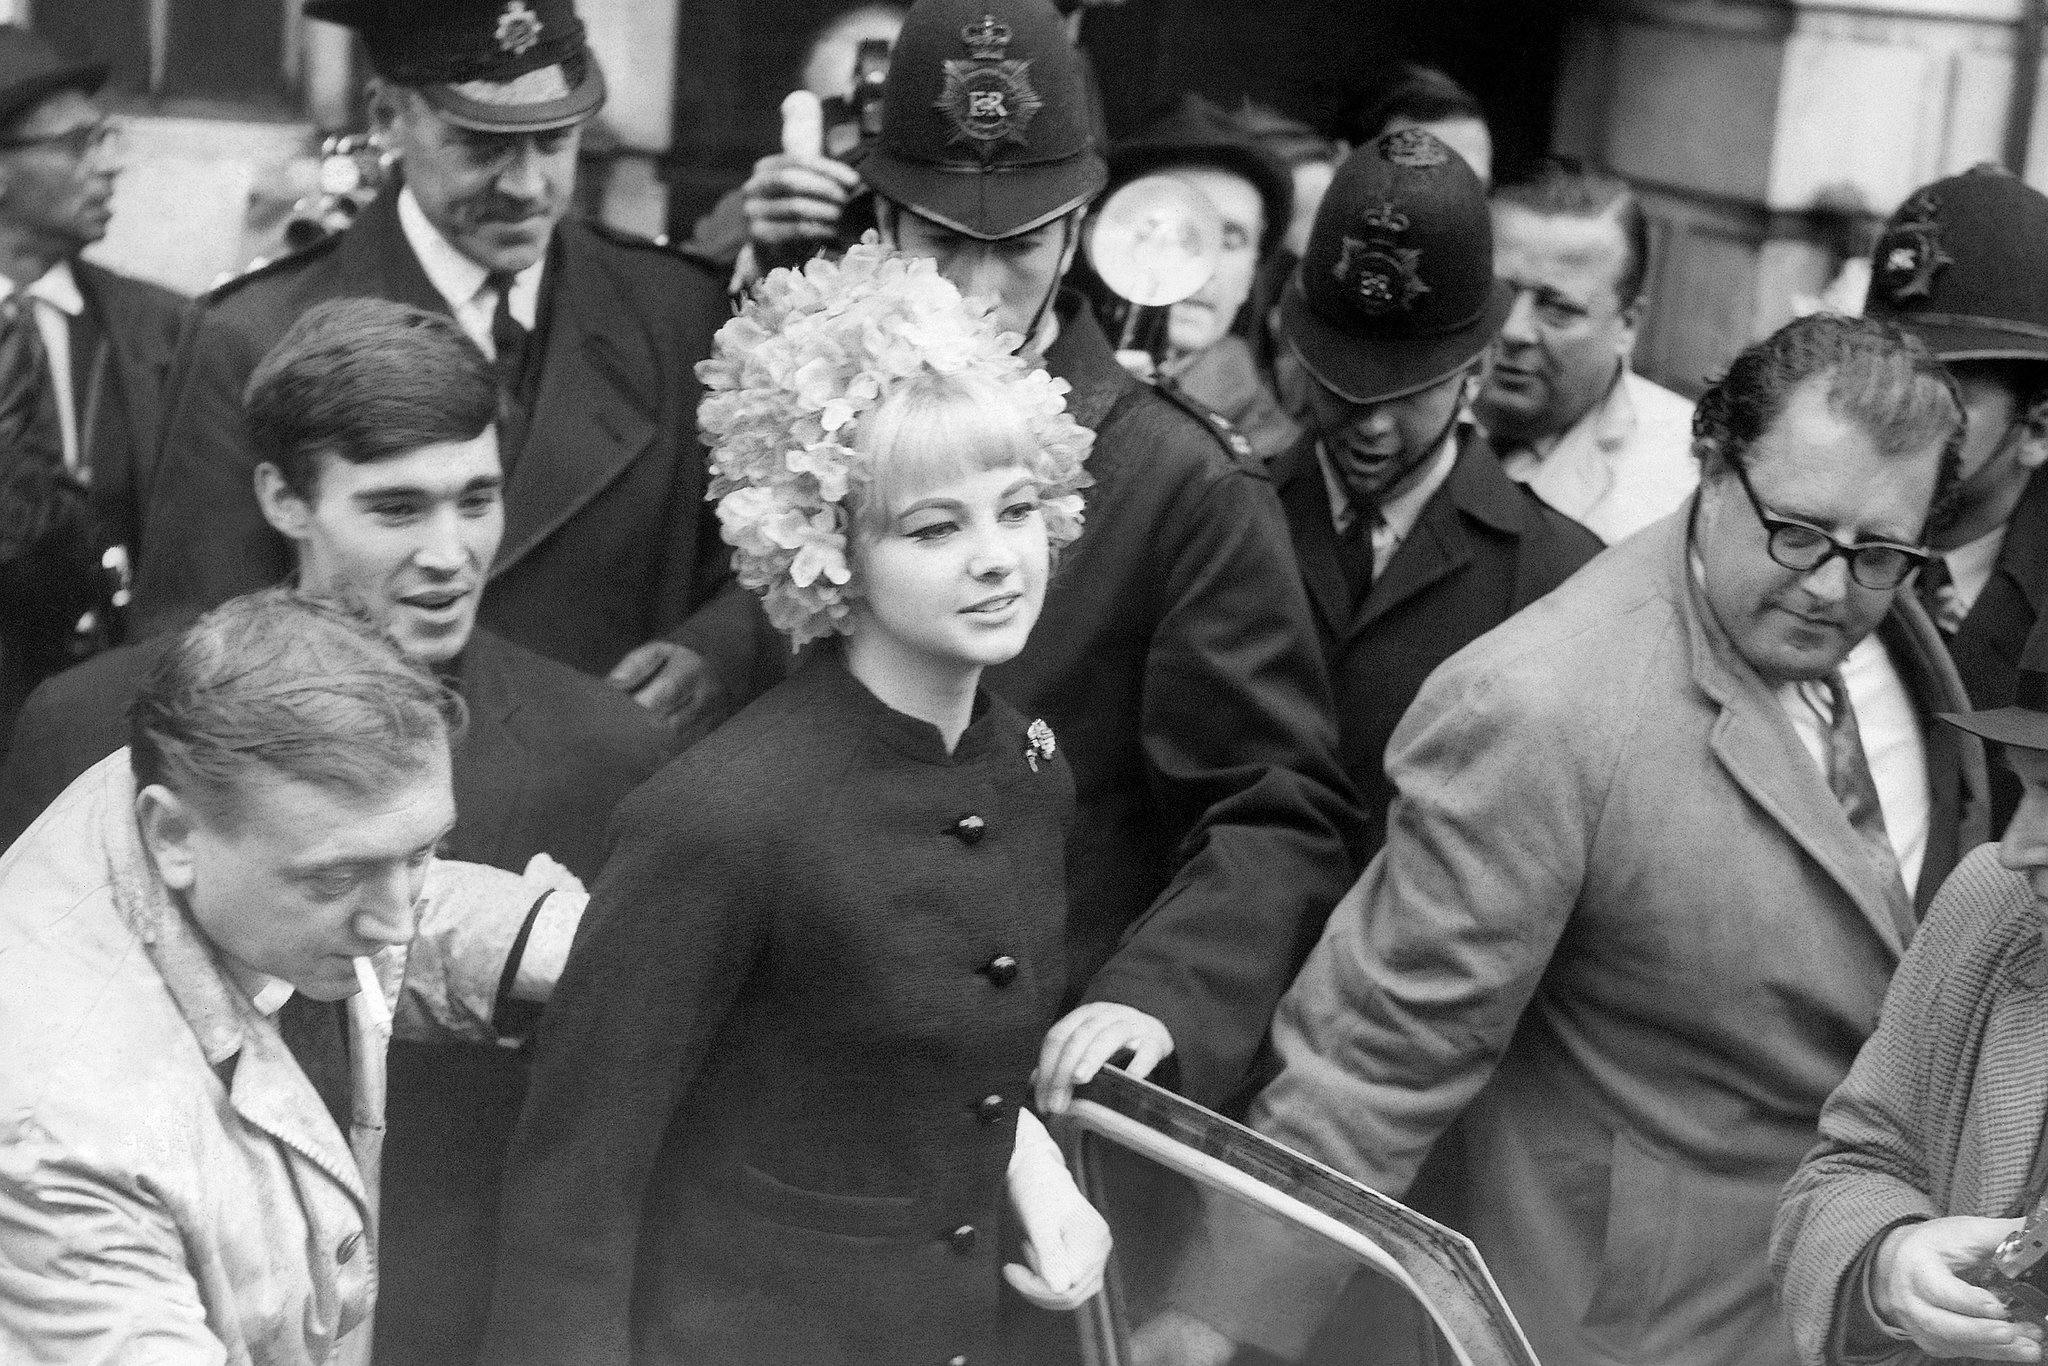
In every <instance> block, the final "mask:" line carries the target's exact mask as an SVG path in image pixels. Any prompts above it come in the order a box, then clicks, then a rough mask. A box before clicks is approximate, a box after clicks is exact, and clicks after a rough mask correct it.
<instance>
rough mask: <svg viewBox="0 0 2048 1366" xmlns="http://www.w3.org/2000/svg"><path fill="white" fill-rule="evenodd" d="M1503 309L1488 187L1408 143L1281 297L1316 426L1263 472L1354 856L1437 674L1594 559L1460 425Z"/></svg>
mask: <svg viewBox="0 0 2048 1366" xmlns="http://www.w3.org/2000/svg"><path fill="white" fill-rule="evenodd" d="M1509 308H1510V295H1509V293H1508V291H1507V290H1506V289H1504V288H1502V287H1500V286H1498V285H1496V284H1495V283H1494V279H1493V248H1492V244H1491V241H1490V238H1489V233H1488V225H1487V213H1486V191H1485V189H1484V187H1483V186H1481V184H1480V183H1479V178H1478V176H1477V175H1476V174H1474V173H1473V171H1472V170H1471V167H1470V165H1469V163H1467V162H1466V161H1465V160H1464V159H1463V158H1461V157H1459V156H1458V155H1457V154H1456V153H1455V152H1453V151H1452V150H1451V149H1450V147H1449V146H1448V145H1447V144H1445V143H1443V142H1440V141H1438V140H1437V139H1436V138H1435V137H1434V136H1433V135H1432V134H1429V133H1427V132H1424V131H1422V130H1420V129H1415V128H1409V129H1403V130H1400V131H1397V132H1393V133H1389V134H1387V135H1386V136H1385V137H1383V138H1381V139H1380V140H1378V141H1377V142H1374V143H1371V144H1369V145H1368V146H1366V147H1363V148H1361V149H1359V150H1358V151H1357V152H1355V153H1353V154H1352V155H1351V156H1350V157H1349V158H1347V159H1346V160H1345V162H1344V164H1343V165H1341V166H1339V167H1338V169H1337V175H1336V178H1335V179H1334V180H1333V181H1331V183H1330V189H1329V191H1328V193H1326V194H1325V195H1324V196H1323V203H1322V207H1321V208H1320V209H1318V210H1317V212H1316V222H1315V227H1314V228H1313V229H1312V230H1311V232H1310V234H1309V241H1308V252H1307V254H1306V255H1305V256H1304V257H1303V259H1302V265H1301V268H1300V269H1299V270H1297V271H1296V272H1295V274H1294V277H1293V279H1292V280H1291V281H1290V282H1289V283H1288V286H1287V289H1286V291H1285V292H1284V293H1283V294H1282V295H1281V300H1280V330H1281V337H1282V340H1283V341H1284V342H1285V344H1286V345H1287V346H1288V347H1289V348H1290V349H1291V350H1292V352H1293V354H1294V356H1295V357H1296V358H1297V360H1298V361H1299V362H1300V364H1301V366H1302V369H1303V372H1304V375H1305V380H1306V389H1307V392H1308V414H1309V430H1308V432H1307V433H1306V434H1305V435H1304V436H1303V437H1302V438H1301V439H1300V440H1299V441H1298V442H1296V443H1295V445H1294V447H1293V448H1292V449H1291V450H1290V451H1289V452H1287V454H1286V455H1284V456H1283V457H1282V458H1281V459H1280V460H1279V461H1277V462H1276V463H1275V465H1274V468H1273V478H1274V482H1275V483H1277V484H1278V485H1279V487H1280V502H1281V506H1283V507H1284V508H1285V509H1286V510H1287V520H1288V526H1289V529H1290V530H1291V531H1292V533H1293V536H1294V553H1295V558H1296V559H1297V561H1298V562H1299V563H1300V565H1301V576H1302V579H1303V580H1304V582H1305V583H1306V585H1307V588H1308V593H1309V599H1310V601H1311V603H1313V605H1314V607H1315V615H1316V635H1317V639H1318V640H1319V641H1320V643H1321V645H1322V648H1323V655H1324V658H1325V660H1326V661H1327V662H1328V664H1329V668H1330V676H1331V678H1332V680H1333V683H1334V686H1335V689H1336V694H1337V717H1338V728H1339V734H1340V737H1341V742H1342V746H1343V755H1344V766H1345V769H1346V770H1347V771H1348V772H1349V773H1350V775H1351V781H1352V782H1353V784H1354V785H1356V787H1357V788H1358V791H1359V792H1360V794H1361V795H1362V796H1363V797H1364V807H1365V817H1366V833H1365V839H1364V844H1363V852H1364V854H1365V856H1366V857H1368V858H1370V857H1371V856H1372V855H1373V854H1374V853H1376V852H1378V850H1379V847H1380V843H1381V840H1382V838H1383V832H1384V829H1385V824H1386V813H1387V805H1388V803H1390V802H1391V801H1392V800H1393V796H1394V789H1393V785H1392V784H1391V783H1390V782H1389V781H1388V778H1387V774H1386V768H1385V760H1384V755H1385V752H1386V747H1387V739H1388V737H1389V736H1391V735H1392V734H1393V733H1394V727H1395V726H1396V725H1397V724H1398V723H1399V722H1400V719H1401V714H1402V713H1403V712H1405V711H1407V709H1408V704H1409V702H1411V701H1412V700H1414V697H1415V694H1416V692H1417V691H1418V690H1419V689H1420V688H1421V687H1422V683H1423V680H1424V679H1425V678H1427V677H1429V675H1430V673H1431V671H1432V670H1434V669H1435V668H1436V667H1437V665H1439V664H1441V663H1443V662H1444V661H1445V660H1447V659H1449V658H1450V657H1451V656H1452V655H1454V654H1456V653H1457V652H1458V651H1459V650H1460V649H1462V648H1463V647H1464V646H1466V645H1467V644H1469V643H1470V642H1472V641H1474V640H1476V639H1478V638H1479V637H1480V636H1482V635H1484V634H1485V633H1486V632H1488V631H1490V630H1492V629H1493V628H1494V627H1495V626H1498V625H1499V624H1500V623H1501V622H1503V621H1505V620H1507V619H1508V618H1509V617H1510V616H1512V615H1514V614H1515V613H1516V612H1518V611H1520V610H1521V609H1522V608H1524V607H1526V606H1527V605H1528V604H1530V603H1532V602H1534V601H1535V600H1536V599H1538V598H1540V597H1542V596H1543V595H1544V594H1545V593H1548V592H1549V591H1550V590H1551V589H1553V588H1555V587H1557V585H1559V584H1560V583H1563V582H1564V581H1565V580H1566V579H1567V578H1569V577H1570V576H1571V575H1572V574H1573V573H1574V572H1575V571H1576V570H1577V569H1578V568H1579V566H1581V565H1583V564H1585V563H1586V561H1588V560H1590V559H1592V558H1593V557H1594V556H1595V555H1597V554H1599V553H1600V542H1599V540H1598V538H1596V537H1595V536H1594V535H1593V534H1592V533H1591V532H1589V531H1587V530H1586V529H1585V528H1584V527H1582V526H1580V525H1578V524H1577V523H1576V522H1573V521H1572V520H1571V519H1569V518H1567V517H1565V516H1564V515H1563V514H1562V513H1558V512H1554V511H1552V510H1551V509H1550V508H1547V507H1545V506H1544V505H1543V503H1542V502H1541V501H1540V500H1538V499H1537V498H1536V497H1535V496H1534V495H1533V494H1531V493H1530V492H1529V491H1528V490H1527V489H1524V488H1520V487H1518V486H1517V485H1515V484H1514V483H1513V482H1511V481H1510V480H1509V479H1508V478H1507V476H1506V475H1504V474H1503V473H1502V472H1501V468H1500V462H1499V460H1498V459H1496V458H1495V456H1494V453H1493V448H1492V447H1491V446H1489V445H1488V444H1487V442H1486V438H1485V437H1484V436H1482V435H1480V433H1479V432H1478V431H1477V430H1475V429H1474V428H1473V426H1472V424H1471V423H1470V421H1469V420H1467V419H1466V418H1465V416H1464V412H1465V407H1466V404H1467V401H1468V400H1469V399H1470V397H1471V394H1472V391H1473V389H1474V388H1475V387H1476V386H1477V384H1478V375H1479V372H1480V368H1481V366H1482V365H1483V363H1484V361H1485V357H1486V350H1487V347H1488V346H1489V345H1490V344H1491V343H1492V342H1493V339H1494V337H1495V335H1496V333H1497V332H1498V331H1499V328H1500V325H1501V321H1502V318H1503V317H1504V316H1505V315H1506V314H1507V312H1508V310H1509Z"/></svg>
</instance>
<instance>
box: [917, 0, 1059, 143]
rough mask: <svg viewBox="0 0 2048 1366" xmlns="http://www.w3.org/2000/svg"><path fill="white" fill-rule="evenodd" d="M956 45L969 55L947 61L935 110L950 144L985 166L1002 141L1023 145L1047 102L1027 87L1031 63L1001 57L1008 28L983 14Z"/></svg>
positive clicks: (1007, 47)
mask: <svg viewBox="0 0 2048 1366" xmlns="http://www.w3.org/2000/svg"><path fill="white" fill-rule="evenodd" d="M960 41H961V42H962V43H964V44H965V45H966V47H967V50H968V52H969V53H970V54H971V55H970V56H968V57H953V58H948V59H947V61H946V64H945V78H946V84H945V88H944V89H943V90H942V91H940V93H939V98H938V100H937V101H936V107H937V108H938V109H939V111H940V112H941V113H943V114H945V116H946V118H947V120H948V121H949V122H950V123H951V124H952V125H953V136H952V137H951V138H950V139H948V141H950V142H965V143H969V144H970V145H972V146H973V147H974V148H975V150H976V151H977V152H978V153H980V155H981V158H982V160H984V161H986V160H988V159H990V158H992V157H993V156H995V154H996V152H997V150H998V149H999V148H1000V147H1001V146H1002V145H1003V144H1004V143H1006V142H1014V143H1017V144H1019V145H1023V144H1024V141H1025V138H1024V130H1025V129H1026V128H1029V127H1030V126H1031V120H1032V119H1033V118H1035V117H1037V115H1038V111H1039V110H1040V109H1043V108H1044V107H1045V101H1044V100H1043V99H1041V98H1040V97H1039V94H1038V92H1037V91H1036V90H1034V89H1032V88H1031V62H1030V60H1029V59H1028V58H1013V57H1006V56H1005V55H1004V54H1005V53H1006V52H1007V51H1008V50H1009V46H1010V26H1009V25H1008V24H1005V23H1002V22H1000V21H998V20H997V19H996V17H995V16H994V15H993V14H984V15H982V16H981V22H980V23H978V24H969V25H967V26H966V27H965V28H963V29H961V30H960Z"/></svg>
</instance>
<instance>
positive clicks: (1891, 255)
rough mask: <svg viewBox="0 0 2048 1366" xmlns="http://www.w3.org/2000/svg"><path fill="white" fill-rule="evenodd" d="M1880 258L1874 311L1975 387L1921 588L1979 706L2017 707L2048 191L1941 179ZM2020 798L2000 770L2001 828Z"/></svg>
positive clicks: (2043, 529) (2041, 402) (2046, 443)
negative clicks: (1956, 471)
mask: <svg viewBox="0 0 2048 1366" xmlns="http://www.w3.org/2000/svg"><path fill="white" fill-rule="evenodd" d="M1872 262H1873V265H1872V271H1871V282H1870V298H1869V300H1868V302H1867V303H1866V305H1865V310H1866V311H1867V312H1868V313H1869V314H1870V315H1871V316H1872V317H1876V318H1889V319H1891V320H1892V321H1894V322H1896V323H1898V325H1899V326H1900V327H1903V328H1905V329H1906V330H1907V331H1909V332H1911V333H1913V335H1915V336H1917V337H1919V338H1920V340H1922V341H1924V342H1926V343H1927V345H1928V346H1929V347H1930V348H1931V349H1932V350H1933V351H1934V354H1935V355H1937V356H1939V357H1941V360H1942V363H1943V364H1944V365H1946V366H1947V367H1948V369H1949V373H1950V374H1952V375H1954V376H1955V379H1956V383H1957V385H1959V386H1960V387H1961V389H1962V393H1963V410H1964V411H1965V412H1967V413H1968V414H1969V417H1970V428H1969V432H1968V434H1967V435H1966V436H1965V437H1964V440H1963V451H1962V478H1961V481H1960V483H1959V484H1958V485H1957V488H1956V496H1955V497H1954V498H1953V499H1951V500H1950V503H1949V506H1948V508H1947V510H1946V512H1945V515H1944V516H1943V517H1942V519H1941V523H1940V524H1939V525H1938V526H1936V527H1935V529H1934V536H1933V544H1934V549H1935V550H1936V552H1938V553H1937V555H1936V557H1935V558H1934V559H1933V560H1931V561H1929V562H1928V565H1927V567H1926V568H1925V569H1923V570H1922V571H1921V573H1920V579H1919V584H1918V589H1919V593H1920V600H1921V603H1922V604H1923V605H1924V606H1925V607H1926V608H1927V610H1928V613H1929V615H1931V616H1932V617H1933V618H1934V624H1935V625H1936V626H1938V627H1940V628H1941V631H1942V634H1943V636H1944V637H1946V639H1947V641H1948V649H1949V654H1950V655H1951V656H1953V657H1954V659H1955V661H1956V670H1957V672H1958V673H1960V674H1961V675H1962V677H1963V686H1964V687H1965V688H1966V689H1968V690H1969V694H1970V701H1971V702H1972V703H1973V704H1974V705H1976V706H1978V707H1983V708H1997V707H2003V706H2006V705H2008V704H2009V703H2010V702H2011V701H2012V699H2013V688H2014V686H2015V680H2016V675H2017V672H2018V666H2019V658H2020V651H2021V650H2022V649H2023V648H2024V647H2025V645H2026V643H2027V641H2028V639H2029V638H2030V637H2031V636H2032V634H2033V632H2034V629H2035V627H2036V626H2037V625H2038V624H2039V623H2040V622H2041V620H2042V619H2043V618H2044V617H2048V474H2043V473H2041V471H2042V469H2043V468H2044V466H2048V196H2044V195H2042V194H2041V192H2040V191H2038V190H2036V189H2034V188H2033V187H2032V186H2030V185H2028V184H2027V183H2026V182H2025V181H2022V180H2021V179H2019V177H2017V176H2014V175H2010V174H2008V173H2006V172H2005V171H2003V170H2001V169H1999V168H1998V167H1995V166H1980V167H1977V168H1976V169H1974V170H1970V171H1966V172H1964V173H1963V174H1962V175H1958V176H1950V177H1948V178H1947V179H1945V180H1938V181H1936V182H1935V183H1934V184H1932V185H1929V186H1926V187H1925V188H1923V189H1921V190H1918V191H1916V192H1915V193H1914V194H1913V195H1911V196H1910V197H1908V198H1907V200H1906V202H1905V203H1904V204H1903V205H1901V206H1900V208H1899V210H1898V212H1897V213H1895V214H1893V215H1892V217H1891V220H1890V222H1889V223H1887V224H1886V225H1885V230H1884V232H1883V234H1882V235H1880V237H1879V238H1878V243H1877V247H1876V249H1875V251H1874V253H1873V256H1872ZM2019 802H2020V784H2019V780H2018V779H2017V777H2015V775H2014V774H2013V772H2012V771H2011V770H2010V769H2009V768H2008V767H2007V766H2005V765H2002V764H2001V765H1994V766H1993V768H1992V771H1991V811H1992V822H1993V824H1992V829H1993V830H1994V831H1996V830H1999V829H2002V828H2003V827H2004V825H2005V822H2007V821H2008V820H2010V819H2012V815H2013V812H2014V811H2016V810H2018V808H2019Z"/></svg>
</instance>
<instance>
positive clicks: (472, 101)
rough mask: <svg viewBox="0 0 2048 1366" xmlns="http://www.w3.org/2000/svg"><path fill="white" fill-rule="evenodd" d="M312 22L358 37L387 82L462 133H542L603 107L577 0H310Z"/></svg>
mask: <svg viewBox="0 0 2048 1366" xmlns="http://www.w3.org/2000/svg"><path fill="white" fill-rule="evenodd" d="M306 17H307V18H309V19H325V20H327V21H328V22H330V23H335V24H345V25H347V26H348V27H349V28H352V29H354V30H355V31H356V32H357V33H358V34H360V35H362V39H363V47H364V48H365V49H366V50H367V51H368V52H369V55H370V66H371V67H372V68H373V69H374V70H375V71H376V73H377V74H378V75H379V76H382V77H383V78H384V79H385V80H387V81H390V82H392V83H393V84H395V85H403V86H409V87H411V88H412V89H415V90H417V91H419V92H420V94H421V95H422V96H423V97H424V98H425V99H426V101H427V103H429V104H431V105H433V106H434V108H435V109H437V110H439V111H440V113H441V116H442V117H443V118H445V119H447V120H448V121H449V122H450V123H453V124H456V125H458V126H459V127H463V128H473V129H476V130H478V131H479V132H485V133H543V132H547V131H549V130H551V129H555V128H567V127H569V126H570V125H572V124H577V123H581V122H582V121H583V120H585V119H587V118H589V117H590V116H591V115H592V114H595V113H596V112H597V111H598V109H599V108H600V107H601V106H602V105H603V104H604V96H605V85H604V72H602V71H601V70H599V69H598V65H597V58H596V57H595V56H594V55H592V53H591V51H590V48H589V46H588V45H587V44H586V43H585V42H584V39H583V21H582V20H581V19H579V18H577V17H576V5H575V3H574V0H307V4H306Z"/></svg>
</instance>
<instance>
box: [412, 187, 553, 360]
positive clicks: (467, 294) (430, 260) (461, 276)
mask: <svg viewBox="0 0 2048 1366" xmlns="http://www.w3.org/2000/svg"><path fill="white" fill-rule="evenodd" d="M398 226H399V229H400V231H402V232H403V233H404V234H405V241H406V245H407V246H409V247H411V248H412V254H413V255H414V256H416V257H418V258H419V262H420V269H421V270H423V271H425V272H426V275H427V281H428V283H430V284H432V285H433V286H434V290H435V292H436V293H438V294H439V295H440V296H441V297H442V298H443V299H446V300H447V301H448V307H449V308H450V309H451V310H453V311H454V312H455V313H456V314H457V316H458V317H460V316H461V315H462V313H463V312H464V311H465V310H467V309H469V308H471V307H472V306H474V305H475V304H476V302H477V293H478V291H479V290H481V289H482V288H483V287H484V280H485V279H486V278H487V277H488V276H489V275H490V272H489V271H487V270H485V269H484V268H483V267H482V266H480V265H478V264H477V263H476V262H475V261H472V260H470V259H469V257H467V256H464V255H463V254H462V252H461V251H460V250H458V249H457V248H456V246H455V244H454V243H452V242H450V241H449V240H448V239H447V238H446V237H444V236H442V235H441V230H440V229H439V228H437V227H435V226H434V225H433V224H432V223H431V222H429V221H428V220H427V214H426V210H424V209H422V208H421V207H420V202H419V200H418V199H417V198H415V197H414V195H413V192H412V186H410V185H408V186H406V187H405V188H404V189H402V190H400V191H399V192H398ZM546 265H547V258H546V257H542V258H541V259H540V260H538V261H536V262H534V263H533V264H532V265H530V266H528V267H527V268H526V269H525V270H522V271H520V272H519V273H518V274H517V275H515V276H513V277H512V316H513V317H515V318H517V319H518V320H519V321H520V323H521V325H523V326H524V327H526V328H527V329H528V330H531V329H532V327H533V320H534V318H535V317H536V316H537V315H538V314H539V312H540V277H541V271H542V270H543V269H544V268H545V267H546ZM492 302H493V305H495V300H493V301H492ZM465 321H467V320H466V319H465Z"/></svg>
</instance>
